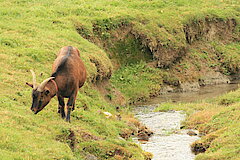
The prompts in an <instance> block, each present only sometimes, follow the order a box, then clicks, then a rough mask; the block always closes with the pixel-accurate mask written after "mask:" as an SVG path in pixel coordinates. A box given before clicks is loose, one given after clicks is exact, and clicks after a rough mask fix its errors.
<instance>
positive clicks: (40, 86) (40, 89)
mask: <svg viewBox="0 0 240 160" xmlns="http://www.w3.org/2000/svg"><path fill="white" fill-rule="evenodd" d="M54 78H55V77H50V78H47V79H45V80H44V81H43V82H42V83H41V84H40V85H39V86H38V89H37V90H38V91H39V92H42V91H43V90H44V87H45V86H46V84H47V83H48V81H50V80H51V79H54Z"/></svg>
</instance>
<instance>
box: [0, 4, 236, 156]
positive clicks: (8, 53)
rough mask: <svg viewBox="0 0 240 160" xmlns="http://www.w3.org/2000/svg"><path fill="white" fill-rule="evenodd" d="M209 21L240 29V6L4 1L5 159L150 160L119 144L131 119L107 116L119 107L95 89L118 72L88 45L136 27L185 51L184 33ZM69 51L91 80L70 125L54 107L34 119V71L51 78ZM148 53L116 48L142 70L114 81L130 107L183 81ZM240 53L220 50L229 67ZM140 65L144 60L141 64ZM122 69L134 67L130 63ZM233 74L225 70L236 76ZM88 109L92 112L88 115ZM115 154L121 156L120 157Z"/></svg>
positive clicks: (1, 98)
mask: <svg viewBox="0 0 240 160" xmlns="http://www.w3.org/2000/svg"><path fill="white" fill-rule="evenodd" d="M206 16H208V17H209V18H212V19H214V18H220V19H222V20H226V19H229V18H235V19H236V21H237V22H238V23H239V1H237V0H225V1H223V2H220V1H218V0H214V1H208V0H200V1H199V0H198V1H197V0H194V1H191V0H180V1H179V0H174V1H164V0H153V1H145V0H144V1H143V0H135V1H129V0H123V1H120V0H114V1H108V0H101V1H93V0H90V1H85V0H79V1H76V0H72V1H67V0H63V1H59V0H58V1H52V0H50V1H46V0H37V1H33V0H30V1H26V0H18V1H16V0H10V1H0V19H1V21H0V65H1V70H0V88H1V92H0V115H1V120H0V121H1V123H0V137H1V138H0V140H1V144H0V157H1V158H2V159H84V157H85V155H86V154H88V153H91V154H93V155H95V156H96V157H98V158H99V159H106V158H109V159H114V158H115V159H117V158H118V159H121V158H129V159H144V158H146V157H144V156H145V153H143V151H142V150H141V149H140V148H139V147H138V146H136V145H135V144H132V142H131V140H127V141H122V140H119V138H118V137H119V133H121V131H122V130H123V129H126V128H127V129H128V128H131V127H129V125H127V120H126V119H127V118H128V117H131V114H130V115H129V114H128V112H127V111H125V110H124V111H122V113H121V114H122V115H123V117H125V119H124V118H123V119H124V120H122V121H118V120H116V119H106V118H105V117H104V115H102V114H101V112H103V111H108V112H111V113H112V114H114V115H115V114H117V113H116V111H115V106H113V105H111V104H109V103H108V102H106V101H105V100H104V98H103V97H104V96H103V95H100V93H99V92H98V91H97V90H96V89H95V87H94V86H93V83H96V82H97V81H98V82H99V81H101V80H104V79H106V78H109V77H110V76H111V74H112V73H113V66H114V64H112V62H111V60H110V59H109V57H108V54H107V53H106V51H104V50H103V49H101V48H100V47H99V46H97V45H95V44H93V43H92V42H91V41H89V40H86V39H85V38H86V36H90V37H91V36H96V35H97V34H100V35H101V36H100V37H101V38H102V39H104V40H107V39H108V38H109V36H111V35H109V30H114V29H116V28H118V27H119V25H122V24H126V25H129V24H131V25H133V30H134V31H136V32H137V33H138V34H139V35H143V36H144V37H145V39H149V40H151V42H152V43H151V44H152V45H155V44H156V43H157V42H158V41H160V42H161V44H162V45H164V46H166V47H173V48H179V47H182V46H186V42H185V35H184V32H183V26H184V25H185V24H188V23H192V22H193V21H197V20H199V19H205V17H206ZM79 26H82V27H83V28H84V29H83V31H84V34H82V36H81V35H80V34H79V33H78V31H77V29H78V28H79ZM94 26H96V27H98V28H99V29H98V32H97V33H95V32H94V31H93V28H94ZM237 29H239V25H238V28H237ZM84 35H85V36H84ZM84 37H85V38H84ZM67 45H72V46H75V47H77V48H79V50H80V54H81V58H82V59H83V61H84V63H85V65H86V68H87V73H88V80H87V83H86V85H85V86H84V87H83V88H82V89H81V90H80V92H79V95H78V97H77V108H76V111H74V112H73V113H72V123H71V124H69V123H66V122H64V121H63V120H62V119H61V118H60V117H59V115H57V113H56V112H57V101H56V100H55V99H53V100H52V102H51V103H50V104H49V105H48V106H47V107H46V108H45V109H44V110H43V111H42V112H40V113H39V114H38V115H33V114H32V113H31V111H30V109H29V108H30V105H31V89H30V88H29V87H27V86H26V85H25V82H30V81H31V80H32V77H31V74H30V72H29V70H30V69H33V70H34V71H35V72H36V73H37V81H38V82H40V81H42V80H43V79H45V78H47V77H48V76H49V75H50V73H51V64H52V62H53V61H54V59H55V55H56V53H57V52H58V51H59V50H60V48H61V47H63V46H67ZM143 45H144V44H138V43H136V41H132V39H131V38H130V39H127V40H126V41H124V42H123V43H120V44H117V45H116V47H113V51H114V52H123V53H122V54H123V56H125V54H129V52H127V51H126V49H127V50H130V51H131V53H130V55H132V56H130V59H131V61H132V62H134V63H135V65H129V66H125V67H124V68H121V69H119V70H118V71H116V73H114V76H113V79H112V80H111V81H112V83H113V84H114V86H116V87H117V88H119V89H120V90H121V91H122V92H123V93H124V94H125V96H126V97H127V99H128V100H129V101H130V102H131V101H136V100H138V99H139V98H140V99H146V98H147V97H149V96H151V94H152V92H155V91H158V90H159V89H160V84H161V83H162V78H161V77H160V76H159V75H161V74H163V76H164V74H165V77H166V78H168V79H170V80H171V81H175V80H176V78H175V77H173V78H172V77H171V76H169V75H170V74H166V72H163V71H160V70H157V69H155V68H151V67H149V66H148V65H147V64H146V63H145V62H143V63H142V62H140V61H141V60H147V61H148V60H149V57H148V55H145V52H142V53H141V54H139V55H138V52H139V50H138V48H139V46H141V47H143V48H144V47H145V46H143ZM131 46H134V47H131ZM238 48H239V46H238V45H237V46H235V45H234V44H232V45H230V46H229V47H228V48H227V50H225V48H221V47H220V48H219V47H218V50H220V51H221V52H223V55H224V59H226V61H229V63H231V65H232V64H233V65H234V66H237V65H238V62H236V61H235V58H232V59H231V60H230V59H229V57H228V56H227V54H228V53H229V51H230V52H232V53H233V54H232V55H234V54H235V50H237V49H238ZM123 49H125V51H124V50H123ZM116 55H121V54H120V53H117V54H116ZM139 57H140V59H141V60H138V61H136V59H138V58H139ZM118 59H120V58H118ZM121 61H123V62H124V63H129V61H128V59H123V60H121ZM132 62H131V63H132ZM228 66H230V65H228ZM228 66H226V67H225V66H224V67H225V68H226V69H229V67H228ZM184 67H187V68H188V67H189V64H187V63H184ZM233 68H234V67H233ZM227 71H228V70H227ZM40 74H41V75H42V76H40ZM83 106H87V107H88V110H83V109H82V107H83ZM71 131H73V132H74V133H75V134H76V139H75V141H76V144H75V150H74V152H73V151H72V150H71V148H70V147H69V146H71V140H70V138H68V137H69V135H70V134H71ZM86 135H88V137H89V138H86V137H85V136H86ZM109 146H110V147H109ZM115 151H116V152H118V153H120V155H114V153H115ZM115 156H116V157H115ZM130 157H131V158H130Z"/></svg>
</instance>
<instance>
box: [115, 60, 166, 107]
mask: <svg viewBox="0 0 240 160" xmlns="http://www.w3.org/2000/svg"><path fill="white" fill-rule="evenodd" d="M162 75H163V72H162V71H160V70H159V69H156V68H152V67H149V66H147V64H146V63H144V62H140V63H138V64H134V65H128V66H125V67H122V68H121V69H119V70H117V71H116V72H115V73H114V74H113V76H112V78H111V82H112V84H113V85H114V86H115V87H116V88H118V89H119V90H120V91H121V92H122V93H123V94H124V95H125V96H126V98H127V100H128V102H129V103H135V102H138V101H144V100H147V99H149V97H150V96H151V94H153V95H155V92H159V90H160V88H161V87H160V85H161V83H162Z"/></svg>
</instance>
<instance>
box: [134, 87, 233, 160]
mask: <svg viewBox="0 0 240 160" xmlns="http://www.w3.org/2000/svg"><path fill="white" fill-rule="evenodd" d="M237 88H238V84H228V85H226V84H223V85H216V86H207V87H204V88H201V89H200V91H199V92H191V93H172V94H168V95H162V96H161V97H157V98H155V99H153V100H152V101H151V102H148V103H145V104H142V105H139V106H138V107H136V109H135V111H134V112H135V117H136V118H138V119H139V120H140V122H142V123H143V124H144V125H145V126H146V127H148V128H149V129H150V130H151V131H153V133H154V134H153V135H152V136H151V137H150V138H149V139H148V140H145V141H143V140H139V139H137V138H135V139H134V141H135V142H136V143H138V144H140V146H141V147H142V149H143V150H145V151H147V152H150V153H152V154H153V160H193V159H194V158H195V155H194V153H192V152H191V148H190V145H191V144H192V143H193V142H194V141H196V140H198V139H200V137H199V136H198V131H195V130H186V129H180V128H181V122H182V121H184V119H185V116H186V115H185V114H184V112H182V111H169V112H153V110H154V108H155V107H157V106H158V104H160V103H162V102H166V101H173V102H194V101H198V100H202V99H206V98H213V97H216V96H219V95H221V94H224V93H226V92H230V91H232V90H235V89H237ZM166 97H167V98H166ZM189 133H194V135H192V134H189Z"/></svg>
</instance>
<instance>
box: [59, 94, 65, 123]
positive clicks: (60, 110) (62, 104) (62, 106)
mask: <svg viewBox="0 0 240 160" xmlns="http://www.w3.org/2000/svg"><path fill="white" fill-rule="evenodd" d="M57 97H58V113H60V115H61V117H62V119H64V118H65V117H66V114H65V110H64V107H65V103H64V98H63V97H62V96H59V95H58V96H57Z"/></svg>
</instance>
